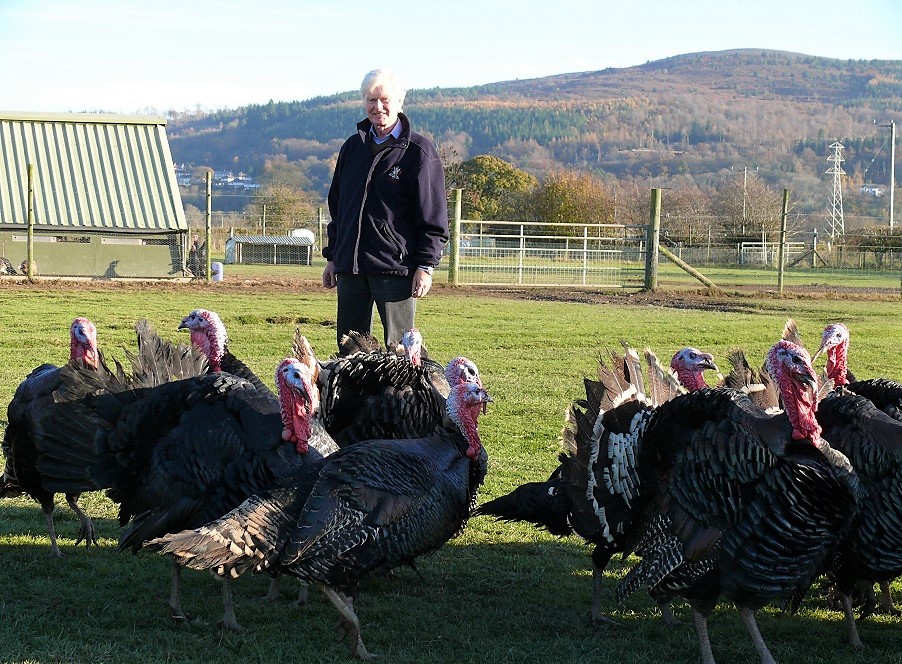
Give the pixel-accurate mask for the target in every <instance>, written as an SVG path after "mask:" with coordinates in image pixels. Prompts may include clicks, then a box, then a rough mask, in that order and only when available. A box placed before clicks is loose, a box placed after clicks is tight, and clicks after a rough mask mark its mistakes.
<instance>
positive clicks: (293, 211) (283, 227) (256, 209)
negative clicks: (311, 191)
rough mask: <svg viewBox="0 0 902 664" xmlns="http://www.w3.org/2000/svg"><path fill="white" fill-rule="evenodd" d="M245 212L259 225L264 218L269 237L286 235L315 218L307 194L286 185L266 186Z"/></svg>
mask: <svg viewBox="0 0 902 664" xmlns="http://www.w3.org/2000/svg"><path fill="white" fill-rule="evenodd" d="M246 211H247V212H248V214H250V215H252V216H253V217H254V218H256V219H259V220H261V223H262V221H263V219H264V217H265V220H266V232H267V233H269V234H271V235H276V234H283V233H284V234H287V233H288V232H289V231H290V230H291V229H292V228H298V227H301V226H304V225H308V224H310V223H311V222H312V220H313V219H314V218H315V217H316V207H315V206H314V205H313V203H311V201H310V196H309V195H308V194H307V192H305V191H304V190H303V189H299V188H297V187H292V186H290V185H287V184H269V185H266V186H265V187H263V188H262V189H261V190H260V193H259V194H258V195H257V196H255V197H254V201H253V202H252V203H251V204H250V205H248V206H247V208H246Z"/></svg>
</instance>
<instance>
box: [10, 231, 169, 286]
mask: <svg viewBox="0 0 902 664" xmlns="http://www.w3.org/2000/svg"><path fill="white" fill-rule="evenodd" d="M0 256H3V257H5V258H8V259H9V261H10V262H11V263H12V264H13V266H15V267H16V268H18V266H19V264H20V263H21V262H22V261H23V260H25V258H26V256H27V236H26V234H25V233H23V232H15V231H13V232H10V231H0ZM34 261H35V263H36V264H37V271H36V272H37V275H38V276H43V277H93V278H106V279H115V278H120V277H121V278H173V277H182V276H184V275H183V271H182V264H183V254H182V236H181V235H180V234H177V233H170V234H156V235H145V236H141V235H128V236H121V235H120V236H117V235H115V234H86V233H82V234H71V235H68V234H55V235H38V234H35V242H34Z"/></svg>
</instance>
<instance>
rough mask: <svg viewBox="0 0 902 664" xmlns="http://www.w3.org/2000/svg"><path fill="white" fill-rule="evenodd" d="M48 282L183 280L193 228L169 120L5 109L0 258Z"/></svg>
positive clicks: (0, 133)
mask: <svg viewBox="0 0 902 664" xmlns="http://www.w3.org/2000/svg"><path fill="white" fill-rule="evenodd" d="M29 165H31V170H32V182H33V185H32V186H33V191H34V194H33V202H32V208H33V219H34V226H33V229H34V232H33V244H32V246H33V258H34V261H35V264H36V274H38V275H40V276H47V277H89V278H109V279H114V278H180V277H184V276H185V257H186V253H187V243H188V224H187V222H186V220H185V212H184V209H183V208H182V200H181V196H180V194H179V189H178V183H177V181H176V178H175V170H174V168H173V160H172V155H171V153H170V151H169V142H168V140H167V138H166V120H165V118H162V117H157V116H145V115H118V114H116V115H114V114H106V113H102V114H101V113H96V114H95V113H19V112H5V111H0V256H2V257H5V258H7V259H8V260H9V261H10V262H11V263H12V265H14V266H18V265H19V264H20V263H21V262H22V261H24V260H25V259H26V257H27V230H28V170H29Z"/></svg>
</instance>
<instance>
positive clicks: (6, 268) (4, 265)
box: [0, 256, 19, 275]
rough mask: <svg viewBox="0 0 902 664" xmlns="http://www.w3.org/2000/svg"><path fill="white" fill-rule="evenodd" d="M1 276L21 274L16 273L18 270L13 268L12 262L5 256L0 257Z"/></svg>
mask: <svg viewBox="0 0 902 664" xmlns="http://www.w3.org/2000/svg"><path fill="white" fill-rule="evenodd" d="M0 274H9V275H13V274H19V273H18V272H16V268H14V267H13V264H12V263H11V262H10V260H9V259H8V258H6V257H5V256H0Z"/></svg>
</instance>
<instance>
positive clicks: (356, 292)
mask: <svg viewBox="0 0 902 664" xmlns="http://www.w3.org/2000/svg"><path fill="white" fill-rule="evenodd" d="M336 281H337V289H338V330H337V335H336V339H337V341H341V338H342V336H344V335H345V334H347V333H348V332H350V331H352V330H354V331H356V332H363V333H366V334H372V332H373V304H375V305H376V309H377V310H378V311H379V318H380V320H381V321H382V327H383V329H384V333H385V334H384V340H385V347H386V348H394V347H395V346H397V345H398V343H400V341H401V336H402V335H403V334H404V333H405V332H406V331H407V330H409V329H410V328H412V327H414V317H415V316H416V310H417V301H416V298H414V297H412V296H411V294H410V292H411V288H412V283H413V276H412V275H411V276H409V277H400V276H397V275H391V274H347V273H342V274H338V275H336Z"/></svg>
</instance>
